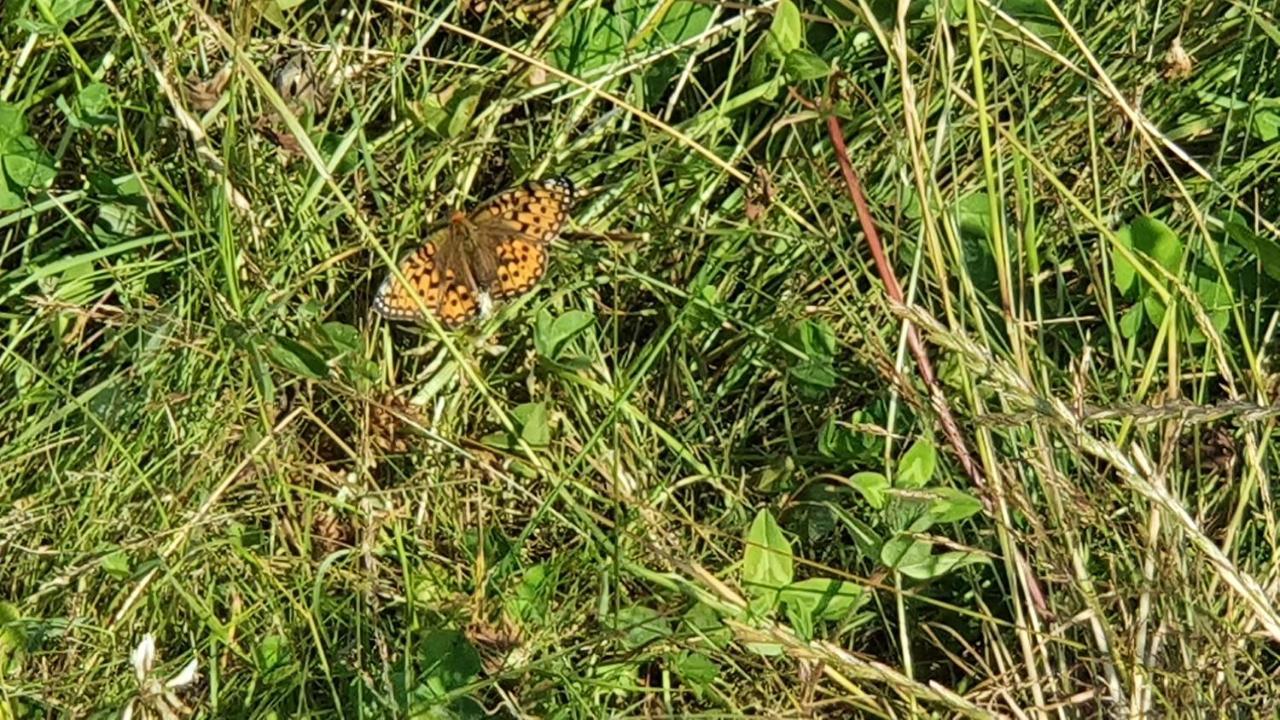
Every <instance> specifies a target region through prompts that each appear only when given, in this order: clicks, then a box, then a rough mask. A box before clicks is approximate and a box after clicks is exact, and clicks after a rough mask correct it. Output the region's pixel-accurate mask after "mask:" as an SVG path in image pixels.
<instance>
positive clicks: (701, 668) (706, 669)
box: [672, 651, 720, 698]
mask: <svg viewBox="0 0 1280 720" xmlns="http://www.w3.org/2000/svg"><path fill="white" fill-rule="evenodd" d="M672 666H673V667H674V669H675V671H676V675H678V676H680V680H681V681H682V682H684V684H685V685H686V686H688V688H689V689H690V690H693V694H694V695H696V696H697V697H699V698H701V697H702V694H703V693H704V692H706V690H707V689H708V688H710V687H711V684H712V683H713V682H715V680H716V678H717V677H719V676H720V666H719V665H717V664H716V663H715V662H714V661H713V660H712V659H711V658H709V657H707V656H706V655H703V654H702V653H700V652H690V651H685V652H682V653H680V654H679V655H677V656H676V659H675V662H674V663H672Z"/></svg>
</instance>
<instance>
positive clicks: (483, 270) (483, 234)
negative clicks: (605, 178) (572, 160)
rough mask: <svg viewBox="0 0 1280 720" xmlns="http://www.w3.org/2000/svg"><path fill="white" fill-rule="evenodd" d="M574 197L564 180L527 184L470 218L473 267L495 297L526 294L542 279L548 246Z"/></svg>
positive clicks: (501, 197) (561, 225) (494, 201)
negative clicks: (473, 237) (474, 238)
mask: <svg viewBox="0 0 1280 720" xmlns="http://www.w3.org/2000/svg"><path fill="white" fill-rule="evenodd" d="M573 194H574V189H573V183H571V182H569V181H568V180H567V179H564V178H555V179H551V180H541V181H536V182H530V183H526V184H525V185H523V186H521V187H519V188H516V189H514V190H509V191H507V192H504V193H502V194H501V195H499V196H497V197H496V198H494V199H493V200H492V201H491V202H489V203H488V204H487V205H485V206H484V207H482V208H480V209H479V210H477V211H476V212H475V213H474V214H473V215H472V216H471V223H472V224H473V225H474V227H475V233H476V236H477V245H478V248H477V249H478V253H477V255H478V257H477V258H476V260H477V261H476V262H475V263H474V265H475V267H476V270H477V272H478V273H479V274H481V275H484V276H486V277H485V282H484V284H485V285H486V286H487V287H488V288H489V291H490V293H491V294H492V295H493V297H494V299H502V298H506V297H511V296H513V295H519V294H521V293H524V292H527V291H529V290H530V289H531V288H533V286H534V285H536V284H537V282H538V281H539V280H541V279H542V276H543V274H544V273H546V271H547V247H546V246H547V244H548V243H550V242H551V241H552V240H554V239H555V238H556V236H557V235H559V234H560V229H561V228H562V227H564V223H565V220H566V219H567V218H568V217H569V206H570V204H571V203H572V202H573ZM490 273H491V274H490Z"/></svg>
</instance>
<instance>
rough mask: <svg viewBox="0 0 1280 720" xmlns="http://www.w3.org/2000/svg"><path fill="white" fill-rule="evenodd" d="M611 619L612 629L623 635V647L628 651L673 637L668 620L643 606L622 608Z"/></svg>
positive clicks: (610, 625)
mask: <svg viewBox="0 0 1280 720" xmlns="http://www.w3.org/2000/svg"><path fill="white" fill-rule="evenodd" d="M610 619H611V621H612V622H611V623H610V624H609V627H610V629H611V630H614V631H616V632H618V633H621V634H622V637H623V639H622V646H623V647H624V648H626V649H628V650H635V649H637V648H641V647H644V646H645V645H648V644H650V643H653V642H656V641H659V640H665V639H666V638H669V637H671V624H670V623H668V622H667V619H666V618H664V617H663V616H662V615H661V613H659V612H658V611H657V610H654V609H653V608H649V607H645V606H643V605H632V606H630V607H624V608H621V609H620V610H618V612H617V613H616V614H615V615H614V616H612V617H611V618H610Z"/></svg>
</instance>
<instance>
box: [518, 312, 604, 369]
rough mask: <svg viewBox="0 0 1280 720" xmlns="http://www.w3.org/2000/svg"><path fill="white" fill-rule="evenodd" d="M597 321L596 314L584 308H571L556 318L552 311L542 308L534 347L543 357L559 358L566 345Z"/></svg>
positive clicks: (535, 333)
mask: <svg viewBox="0 0 1280 720" xmlns="http://www.w3.org/2000/svg"><path fill="white" fill-rule="evenodd" d="M595 321H596V318H595V316H594V315H592V314H591V313H589V312H585V311H582V310H570V311H568V312H566V313H564V314H563V315H560V316H559V317H557V318H555V319H554V320H553V319H552V318H551V314H550V313H548V312H547V311H546V310H541V311H539V313H538V320H537V323H536V325H535V327H534V336H533V344H534V347H535V348H537V350H538V354H539V355H541V356H542V357H545V358H547V359H549V360H558V359H560V354H561V353H562V352H563V351H564V348H565V346H566V345H568V343H569V342H570V341H571V340H573V339H574V338H576V337H577V336H579V335H581V334H582V333H584V332H586V331H587V329H589V328H590V327H591V326H592V325H594V324H595Z"/></svg>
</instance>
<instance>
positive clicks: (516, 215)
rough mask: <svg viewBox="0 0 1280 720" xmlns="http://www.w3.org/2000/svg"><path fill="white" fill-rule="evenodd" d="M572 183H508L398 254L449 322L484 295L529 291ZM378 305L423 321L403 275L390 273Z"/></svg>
mask: <svg viewBox="0 0 1280 720" xmlns="http://www.w3.org/2000/svg"><path fill="white" fill-rule="evenodd" d="M573 197H574V189H573V183H571V182H570V181H569V180H568V179H566V178H553V179H551V180H538V181H534V182H529V183H525V184H524V185H523V186H521V187H519V188H516V189H514V190H508V191H506V192H504V193H502V194H501V195H499V196H497V197H496V198H494V199H493V200H492V201H490V202H489V203H487V204H485V205H482V206H481V207H480V208H478V209H476V210H475V211H474V212H472V213H471V214H470V215H467V214H465V213H462V212H457V213H454V215H453V218H452V219H451V221H450V223H449V226H448V227H446V228H444V229H443V230H440V231H439V232H436V233H434V234H432V235H431V236H430V237H429V238H427V242H426V243H425V244H424V245H423V246H422V247H421V248H419V249H418V250H417V252H414V253H413V254H411V255H409V256H408V257H406V258H405V259H404V260H402V261H401V262H400V272H401V273H402V274H403V275H404V277H405V279H406V280H408V281H409V282H410V283H411V284H412V285H413V288H414V289H415V290H417V291H418V295H419V296H421V298H422V300H423V303H424V304H425V305H426V306H427V309H428V310H430V311H431V312H433V313H435V316H436V319H437V320H439V321H440V323H441V324H442V325H444V326H445V327H448V328H456V327H458V326H459V325H461V324H463V323H464V322H466V321H468V320H470V319H472V318H474V317H475V316H476V314H477V313H478V312H479V310H480V302H481V298H482V296H485V295H487V296H489V297H491V298H493V299H495V300H501V299H503V298H507V297H512V296H514V295H519V294H521V293H524V292H528V291H529V290H531V289H532V288H533V286H534V285H535V284H537V282H538V280H540V279H542V275H543V273H545V272H546V271H547V245H548V244H549V243H550V242H551V241H552V240H554V239H555V238H556V236H557V235H559V234H560V228H562V227H563V226H564V223H565V220H566V219H568V217H569V205H570V204H571V203H572V201H573ZM373 309H374V311H375V312H377V313H378V314H379V315H381V316H383V317H384V318H387V319H388V320H407V321H414V320H417V321H421V320H422V319H423V317H422V313H421V311H420V310H419V306H418V303H416V302H414V300H413V297H412V296H411V295H410V294H409V289H408V287H407V286H405V284H404V283H401V282H400V281H399V280H397V279H396V277H395V275H389V276H388V277H387V279H386V280H384V281H383V283H382V287H380V288H378V295H377V297H375V298H374V300H373Z"/></svg>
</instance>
